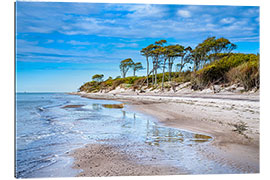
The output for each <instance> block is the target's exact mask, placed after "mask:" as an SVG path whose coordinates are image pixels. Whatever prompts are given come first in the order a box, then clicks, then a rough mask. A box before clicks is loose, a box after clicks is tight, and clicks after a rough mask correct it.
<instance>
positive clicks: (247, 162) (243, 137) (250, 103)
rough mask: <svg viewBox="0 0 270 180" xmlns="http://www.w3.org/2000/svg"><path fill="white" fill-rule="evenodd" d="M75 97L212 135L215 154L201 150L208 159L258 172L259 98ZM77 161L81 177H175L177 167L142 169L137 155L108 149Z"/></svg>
mask: <svg viewBox="0 0 270 180" xmlns="http://www.w3.org/2000/svg"><path fill="white" fill-rule="evenodd" d="M74 94H78V95H81V96H83V97H88V98H92V99H112V100H118V101H122V102H125V103H126V104H128V108H132V109H134V110H136V111H139V112H142V113H145V114H148V115H151V116H153V117H155V118H156V119H157V120H158V121H159V122H160V123H162V124H164V125H166V126H170V127H176V128H181V129H185V130H190V131H193V132H197V133H207V134H210V135H212V136H213V137H214V140H213V141H212V143H211V144H212V145H213V146H212V147H214V150H213V148H211V149H207V150H202V152H201V153H203V154H204V155H205V156H206V157H208V158H209V159H214V160H218V161H224V162H223V163H227V164H232V165H233V166H235V167H237V168H240V169H243V170H245V172H253V173H258V172H259V136H260V132H259V121H260V119H259V116H260V114H259V109H260V106H259V94H225V93H224V94H200V93H187V94H181V95H179V94H178V95H177V94H173V93H171V94H170V93H168V94H163V95H161V94H145V93H144V94H139V95H138V94H137V93H136V94H134V93H128V94H127V93H126V94H113V93H93V94H90V93H89V94H87V93H74ZM241 128H242V129H241ZM236 130H238V131H236ZM100 152H102V153H100ZM74 157H75V159H76V164H77V166H78V168H81V169H83V170H84V172H83V174H81V175H85V176H106V175H109V176H115V175H118V174H120V175H158V174H174V173H175V172H176V170H175V169H173V168H172V167H157V166H147V165H144V166H141V165H140V164H138V163H136V159H135V160H134V159H133V160H130V159H132V155H125V154H123V153H121V152H119V148H115V147H109V146H104V147H103V145H89V146H88V147H86V148H82V149H79V150H77V151H76V152H75V153H74ZM91 162H92V163H93V162H94V163H98V164H99V165H101V164H102V168H95V167H94V165H91ZM130 168H131V169H130ZM170 172H171V173H170ZM183 173H184V172H183ZM176 174H179V170H178V173H176Z"/></svg>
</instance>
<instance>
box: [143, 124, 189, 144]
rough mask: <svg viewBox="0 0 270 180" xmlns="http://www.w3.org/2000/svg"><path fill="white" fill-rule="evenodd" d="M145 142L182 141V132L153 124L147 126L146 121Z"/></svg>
mask: <svg viewBox="0 0 270 180" xmlns="http://www.w3.org/2000/svg"><path fill="white" fill-rule="evenodd" d="M146 126H147V134H146V142H147V143H148V144H150V145H159V143H161V142H183V141H184V139H183V134H182V133H181V132H180V131H175V130H174V129H171V128H164V127H158V126H156V125H153V126H152V128H149V122H148V121H147V124H146Z"/></svg>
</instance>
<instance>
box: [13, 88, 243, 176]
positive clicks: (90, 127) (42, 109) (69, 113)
mask: <svg viewBox="0 0 270 180" xmlns="http://www.w3.org/2000/svg"><path fill="white" fill-rule="evenodd" d="M16 98H17V104H16V105H17V107H16V112H17V114H16V177H18V178H28V177H67V176H69V177H70V176H75V175H76V174H77V173H79V171H78V170H75V169H72V163H73V159H72V158H71V157H70V156H69V155H68V153H69V152H70V151H72V150H73V149H76V148H78V147H82V146H83V145H85V144H89V143H104V142H106V143H111V144H113V145H115V144H118V145H119V144H126V145H127V144H128V145H130V147H131V148H130V149H129V152H131V153H132V151H134V153H137V151H136V148H137V147H140V148H141V149H143V151H144V152H145V153H142V154H141V155H140V156H142V157H141V158H142V159H144V160H145V161H142V162H141V163H144V162H145V163H148V160H147V158H148V157H149V154H151V153H152V154H155V156H156V157H158V158H159V159H160V163H161V164H162V163H164V164H169V165H173V166H177V167H179V168H181V169H182V170H183V169H185V170H186V172H187V173H194V174H201V173H237V172H239V171H238V170H237V169H234V168H232V167H228V166H226V165H224V164H219V163H218V162H215V161H211V160H209V159H207V158H204V157H202V156H201V155H200V153H198V152H197V151H196V146H198V147H201V146H206V145H207V143H209V141H211V137H209V136H204V135H200V134H194V133H191V132H187V131H182V130H179V129H174V128H168V127H164V126H161V125H159V124H158V123H156V122H155V120H154V119H152V118H151V117H148V116H146V115H143V114H139V113H136V112H134V111H132V110H127V109H126V108H124V109H108V108H104V107H103V106H102V104H118V103H121V102H115V101H108V100H91V99H87V98H82V97H80V96H75V95H67V94H64V93H17V95H16ZM65 105H83V106H81V107H77V108H63V107H64V106H65ZM104 140H107V141H104ZM126 147H129V146H126Z"/></svg>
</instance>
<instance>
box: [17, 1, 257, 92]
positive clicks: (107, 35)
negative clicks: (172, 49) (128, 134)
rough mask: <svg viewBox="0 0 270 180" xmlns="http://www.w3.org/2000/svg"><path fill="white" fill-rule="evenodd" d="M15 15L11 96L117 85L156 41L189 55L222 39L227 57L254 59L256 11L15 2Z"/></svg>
mask: <svg viewBox="0 0 270 180" xmlns="http://www.w3.org/2000/svg"><path fill="white" fill-rule="evenodd" d="M16 13H17V16H16V17H17V19H16V45H17V46H16V62H17V63H16V73H17V76H16V78H17V92H24V91H27V92H56V91H58V92H59V91H60V92H69V91H76V90H77V89H78V88H79V86H80V85H82V84H83V83H84V82H87V81H90V80H91V76H92V75H94V74H97V73H99V74H100V73H103V74H104V75H105V79H106V78H107V77H109V76H112V77H116V76H118V75H120V71H119V62H120V61H121V60H123V59H126V58H132V59H133V60H134V61H135V62H142V63H143V65H145V62H144V61H145V60H144V57H142V56H141V55H140V50H141V49H142V48H143V47H145V46H147V45H149V44H152V43H154V42H155V41H157V40H160V39H166V40H167V41H168V44H181V45H184V46H188V45H189V46H191V47H195V46H196V45H197V44H198V43H200V42H202V41H203V40H204V39H206V38H207V37H209V36H216V37H225V38H228V39H229V40H230V41H231V42H233V43H235V44H237V46H238V48H237V49H236V50H235V51H234V52H242V53H258V52H259V7H249V6H245V7H244V6H191V5H150V4H105V3H103V4H94V3H66V2H65V3H64V2H58V3H57V2H20V1H19V2H17V3H16ZM131 74H132V73H131V72H130V74H128V75H131ZM138 74H145V71H144V70H142V71H141V72H139V73H138Z"/></svg>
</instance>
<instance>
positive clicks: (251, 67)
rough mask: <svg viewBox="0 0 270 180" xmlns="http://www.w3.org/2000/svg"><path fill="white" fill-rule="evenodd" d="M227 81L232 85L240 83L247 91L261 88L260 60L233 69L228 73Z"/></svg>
mask: <svg viewBox="0 0 270 180" xmlns="http://www.w3.org/2000/svg"><path fill="white" fill-rule="evenodd" d="M226 77H227V79H228V80H229V81H230V82H232V83H237V82H239V83H240V84H241V85H242V86H244V88H245V90H250V89H252V88H254V87H255V88H257V89H259V87H260V71H259V58H257V59H251V60H249V61H248V62H246V63H244V64H241V65H239V66H237V67H235V68H232V69H231V70H230V71H228V72H227V73H226Z"/></svg>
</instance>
